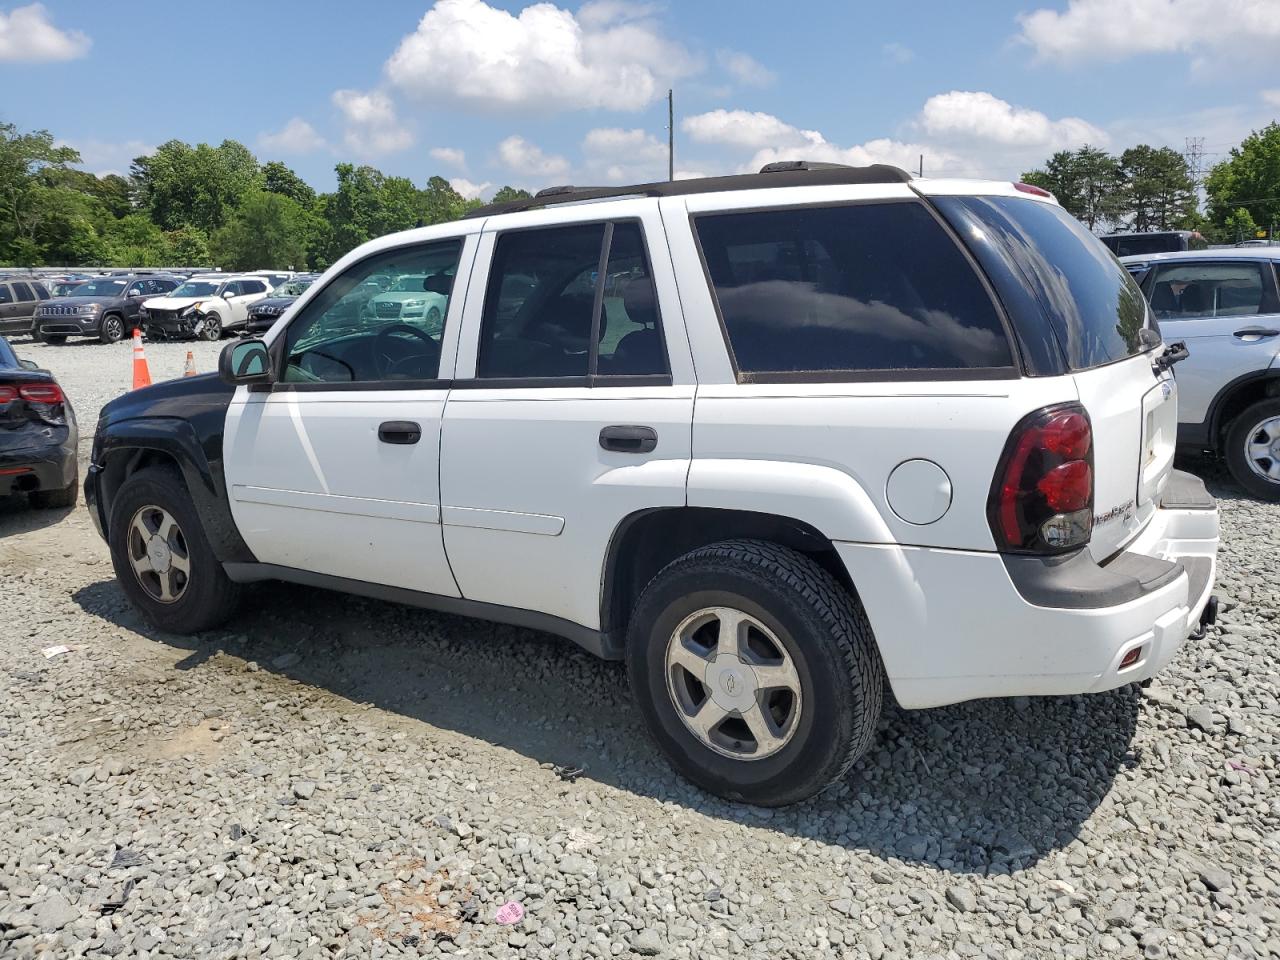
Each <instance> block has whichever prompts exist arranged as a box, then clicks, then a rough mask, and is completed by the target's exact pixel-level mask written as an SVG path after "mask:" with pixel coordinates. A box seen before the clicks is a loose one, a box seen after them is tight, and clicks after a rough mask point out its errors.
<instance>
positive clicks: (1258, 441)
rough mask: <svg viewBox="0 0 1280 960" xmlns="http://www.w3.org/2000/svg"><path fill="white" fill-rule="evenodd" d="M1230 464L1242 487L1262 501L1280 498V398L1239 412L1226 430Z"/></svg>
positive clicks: (1233, 474) (1232, 472)
mask: <svg viewBox="0 0 1280 960" xmlns="http://www.w3.org/2000/svg"><path fill="white" fill-rule="evenodd" d="M1226 444H1227V467H1228V468H1229V469H1230V470H1231V475H1232V476H1233V477H1234V478H1235V480H1236V482H1237V483H1239V484H1240V486H1242V487H1244V488H1245V489H1246V490H1248V491H1249V492H1250V493H1251V494H1253V495H1254V496H1255V497H1259V498H1261V499H1263V500H1280V399H1272V400H1263V401H1261V402H1260V403H1255V404H1254V405H1253V406H1251V407H1249V408H1248V409H1246V410H1244V411H1243V412H1242V413H1240V414H1239V415H1238V416H1237V417H1236V418H1235V420H1234V421H1232V423H1231V428H1230V429H1229V430H1228V431H1227V440H1226Z"/></svg>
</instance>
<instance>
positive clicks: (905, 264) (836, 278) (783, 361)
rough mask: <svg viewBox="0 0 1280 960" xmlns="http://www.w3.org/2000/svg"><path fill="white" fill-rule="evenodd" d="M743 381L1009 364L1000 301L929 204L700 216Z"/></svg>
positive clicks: (707, 255)
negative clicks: (810, 373) (803, 374)
mask: <svg viewBox="0 0 1280 960" xmlns="http://www.w3.org/2000/svg"><path fill="white" fill-rule="evenodd" d="M695 227H696V230H697V234H698V241H699V243H700V245H701V247H702V252H703V257H704V258H705V261H706V265H707V272H708V274H709V276H710V278H711V283H712V286H713V287H714V290H715V296H716V300H717V302H718V304H719V307H720V313H721V316H722V318H723V320H724V326H725V331H726V333H727V334H728V337H729V342H730V345H731V347H732V349H733V354H734V359H735V360H736V362H737V366H738V370H739V372H740V373H742V374H748V375H750V374H765V375H767V374H770V373H789V372H800V371H851V372H853V371H885V370H937V369H944V370H945V369H963V368H991V367H1009V366H1011V365H1012V363H1013V358H1012V355H1011V353H1010V349H1009V342H1008V338H1007V337H1006V335H1005V332H1004V327H1003V325H1002V323H1001V320H1000V316H999V314H998V313H997V311H996V307H995V305H994V304H993V303H992V300H991V298H990V296H988V294H987V291H986V289H985V288H984V287H983V285H982V282H981V281H980V280H979V278H978V277H977V275H976V274H975V273H974V270H973V267H971V266H970V264H969V262H968V261H967V260H966V259H965V257H964V255H963V254H962V253H961V252H960V250H959V249H958V248H957V247H956V245H955V243H954V242H953V241H952V239H951V238H950V236H948V234H947V232H946V231H945V230H944V229H943V227H942V226H941V225H940V224H939V223H938V222H937V220H935V219H934V217H933V216H932V214H930V213H929V211H928V210H926V209H925V208H924V206H923V205H922V204H919V203H916V202H907V203H902V202H898V203H875V204H854V205H842V206H831V207H795V208H784V209H775V210H766V211H756V212H749V213H724V214H704V215H701V216H698V217H697V218H696V219H695Z"/></svg>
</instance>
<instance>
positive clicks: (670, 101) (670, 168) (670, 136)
mask: <svg viewBox="0 0 1280 960" xmlns="http://www.w3.org/2000/svg"><path fill="white" fill-rule="evenodd" d="M675 178H676V101H675V96H674V94H673V93H672V92H671V90H670V89H668V90H667V179H668V180H674V179H675Z"/></svg>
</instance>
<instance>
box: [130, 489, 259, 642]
mask: <svg viewBox="0 0 1280 960" xmlns="http://www.w3.org/2000/svg"><path fill="white" fill-rule="evenodd" d="M107 529H108V534H107V542H108V544H109V546H110V548H111V564H112V566H113V567H114V568H115V572H116V579H117V580H119V581H120V586H121V588H122V589H123V590H124V592H125V595H126V596H127V597H128V598H129V600H130V601H131V602H132V603H133V605H134V606H135V607H137V608H138V610H139V611H140V612H141V613H142V615H143V616H145V617H146V618H147V619H148V620H150V621H151V622H152V623H153V624H155V625H156V626H157V627H159V628H160V629H161V630H167V631H169V632H170V633H199V632H200V631H202V630H209V629H212V628H213V627H216V626H218V625H220V624H222V623H224V622H226V621H227V620H228V619H229V618H230V617H231V616H232V614H234V613H235V611H236V607H237V606H238V605H239V600H240V587H239V585H238V584H235V583H232V582H231V580H230V579H228V577H227V575H226V573H225V572H224V571H223V569H222V564H220V563H219V562H218V559H217V557H215V556H214V555H213V550H212V548H211V547H210V546H209V541H208V539H207V538H206V537H205V534H204V527H203V526H202V525H201V522H200V517H199V514H197V512H196V508H195V504H193V503H192V502H191V495H190V494H189V493H188V492H187V486H186V483H185V482H184V481H183V479H182V475H181V474H180V473H179V472H178V471H177V469H176V468H172V467H147V468H145V469H143V470H139V471H138V472H137V473H135V474H133V475H132V476H130V477H129V478H128V479H127V480H125V482H124V483H123V484H122V485H121V487H120V490H119V492H118V493H117V494H116V496H115V499H114V501H113V502H112V504H111V517H110V522H109V525H108V528H107Z"/></svg>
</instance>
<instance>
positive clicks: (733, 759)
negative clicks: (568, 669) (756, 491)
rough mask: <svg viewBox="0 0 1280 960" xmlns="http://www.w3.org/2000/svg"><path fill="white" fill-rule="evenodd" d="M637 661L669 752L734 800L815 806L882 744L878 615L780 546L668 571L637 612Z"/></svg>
mask: <svg viewBox="0 0 1280 960" xmlns="http://www.w3.org/2000/svg"><path fill="white" fill-rule="evenodd" d="M626 658H627V670H628V674H629V675H630V679H631V688H632V691H633V693H634V694H635V697H636V702H637V704H638V705H639V707H640V712H641V715H642V716H643V717H644V720H645V723H646V725H647V726H648V729H649V733H650V734H651V735H652V736H653V738H654V740H655V741H657V744H658V746H659V747H660V748H661V749H662V750H663V752H664V753H666V755H667V757H668V758H669V759H670V760H671V763H672V765H673V766H674V767H675V768H676V769H677V770H678V771H679V772H680V773H681V774H683V775H684V776H685V777H687V778H688V779H690V780H692V781H693V782H694V783H696V784H697V785H698V786H700V787H702V788H703V789H705V790H708V791H710V792H711V793H715V794H717V795H719V796H722V797H725V798H727V799H730V800H743V801H746V802H747V803H754V804H760V805H762V806H782V805H783V804H788V803H795V802H797V801H800V800H804V799H806V798H808V797H811V796H813V795H814V794H816V793H818V792H819V791H821V790H822V789H824V788H825V787H827V786H828V785H830V784H831V783H833V782H835V781H837V780H839V779H840V778H841V777H843V776H844V774H845V773H846V771H848V769H849V767H850V765H852V764H853V762H854V761H855V760H857V758H858V757H860V756H861V755H862V754H863V753H865V752H866V751H867V749H868V748H869V747H870V745H871V742H872V740H873V738H874V736H875V730H876V722H877V720H878V718H879V716H880V708H881V704H882V701H883V696H884V667H883V666H882V664H881V662H880V656H879V652H878V651H877V650H876V646H875V638H874V636H873V635H872V632H871V625H870V624H869V623H868V622H867V618H866V614H865V613H864V612H863V610H862V607H861V605H860V604H859V603H858V600H857V598H856V597H855V596H853V594H852V593H850V592H849V591H848V590H847V589H845V588H844V587H843V586H841V584H840V583H839V582H837V581H836V579H835V578H834V577H832V575H831V574H830V573H828V572H827V571H826V570H824V569H823V568H822V567H821V566H819V565H818V564H817V563H816V562H815V561H814V560H813V559H812V558H810V557H807V556H805V555H804V554H802V553H798V552H797V551H795V550H791V549H788V548H787V547H783V546H781V545H779V544H776V543H770V542H766V541H760V540H726V541H723V542H721V543H713V544H710V545H708V546H705V547H700V548H699V549H697V550H693V551H691V552H690V553H687V554H685V555H684V556H683V557H680V558H679V559H677V560H674V561H672V562H671V563H669V564H668V565H667V566H666V567H664V568H663V569H662V570H661V571H659V572H658V574H657V576H655V577H654V578H653V580H651V581H650V582H649V585H648V586H647V587H645V589H644V592H643V593H642V594H641V596H640V600H639V602H638V603H637V604H636V608H635V611H634V613H633V614H632V617H631V627H630V632H629V636H628V638H627V652H626Z"/></svg>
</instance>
